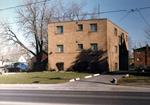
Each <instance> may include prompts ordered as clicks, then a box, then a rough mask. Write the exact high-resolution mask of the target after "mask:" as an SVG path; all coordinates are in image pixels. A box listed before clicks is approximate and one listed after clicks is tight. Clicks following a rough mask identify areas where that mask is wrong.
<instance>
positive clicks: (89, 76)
mask: <svg viewBox="0 0 150 105" xmlns="http://www.w3.org/2000/svg"><path fill="white" fill-rule="evenodd" d="M84 78H92V75H88V76H85V77H84Z"/></svg>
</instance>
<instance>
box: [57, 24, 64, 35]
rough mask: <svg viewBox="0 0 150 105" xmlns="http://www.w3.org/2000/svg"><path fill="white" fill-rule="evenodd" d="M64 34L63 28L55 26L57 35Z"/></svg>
mask: <svg viewBox="0 0 150 105" xmlns="http://www.w3.org/2000/svg"><path fill="white" fill-rule="evenodd" d="M63 32H64V29H63V26H57V34H62V33H63Z"/></svg>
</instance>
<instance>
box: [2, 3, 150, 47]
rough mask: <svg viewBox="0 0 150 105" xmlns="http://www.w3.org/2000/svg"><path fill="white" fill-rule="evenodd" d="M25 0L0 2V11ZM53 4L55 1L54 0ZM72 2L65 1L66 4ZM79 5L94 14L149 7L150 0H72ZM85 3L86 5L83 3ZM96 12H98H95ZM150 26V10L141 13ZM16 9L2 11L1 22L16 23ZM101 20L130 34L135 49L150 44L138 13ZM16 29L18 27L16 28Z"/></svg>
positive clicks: (145, 27)
mask: <svg viewBox="0 0 150 105" xmlns="http://www.w3.org/2000/svg"><path fill="white" fill-rule="evenodd" d="M23 1H24V0H0V9H3V8H7V7H12V6H17V5H21V4H22V3H23ZM52 1H53V2H54V1H55V0H52ZM70 1H71V0H64V2H65V3H67V2H70ZM72 1H74V2H77V3H81V2H82V5H83V7H84V10H85V11H88V12H93V11H94V9H95V8H98V4H99V7H100V8H99V9H100V12H105V11H112V10H124V9H127V10H131V9H136V8H137V9H138V8H142V7H149V6H150V0H72ZM83 2H84V3H83ZM95 11H96V10H95ZM140 12H141V13H142V15H143V16H144V18H145V19H146V21H147V22H148V24H150V8H149V9H146V10H141V11H140ZM16 17H17V16H16V14H15V9H11V10H5V11H1V10H0V21H3V20H8V21H9V22H10V23H11V22H14V21H16ZM100 17H101V18H108V19H109V20H111V21H113V22H114V23H115V24H117V25H119V26H120V27H121V28H123V29H124V30H125V31H127V32H128V34H129V37H130V38H131V40H132V43H133V45H134V47H138V46H141V45H144V44H146V43H149V42H150V41H149V40H147V38H146V33H145V30H146V29H148V28H149V29H150V26H148V25H147V24H146V23H145V22H144V20H143V19H142V18H141V16H140V15H139V13H138V12H131V13H129V14H128V15H127V12H120V13H107V14H100ZM14 27H16V26H14Z"/></svg>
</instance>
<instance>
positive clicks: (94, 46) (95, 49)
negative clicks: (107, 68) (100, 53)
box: [91, 43, 98, 51]
mask: <svg viewBox="0 0 150 105" xmlns="http://www.w3.org/2000/svg"><path fill="white" fill-rule="evenodd" d="M91 50H93V51H97V50H98V47H97V43H91Z"/></svg>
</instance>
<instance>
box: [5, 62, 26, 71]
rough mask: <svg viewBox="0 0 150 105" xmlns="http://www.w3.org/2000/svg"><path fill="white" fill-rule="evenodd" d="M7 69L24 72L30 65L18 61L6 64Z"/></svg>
mask: <svg viewBox="0 0 150 105" xmlns="http://www.w3.org/2000/svg"><path fill="white" fill-rule="evenodd" d="M5 69H7V70H8V72H24V71H28V65H27V64H26V63H20V62H16V63H13V64H11V65H6V66H5Z"/></svg>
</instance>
